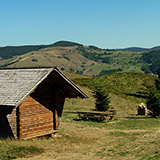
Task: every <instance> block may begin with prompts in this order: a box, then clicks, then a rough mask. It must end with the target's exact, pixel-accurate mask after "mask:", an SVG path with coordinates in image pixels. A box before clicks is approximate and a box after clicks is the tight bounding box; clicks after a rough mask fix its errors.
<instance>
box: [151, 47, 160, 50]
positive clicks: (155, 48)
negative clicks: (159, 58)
mask: <svg viewBox="0 0 160 160" xmlns="http://www.w3.org/2000/svg"><path fill="white" fill-rule="evenodd" d="M151 50H160V46H156V47H153V48H151Z"/></svg>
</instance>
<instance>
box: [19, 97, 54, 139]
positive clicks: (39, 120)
mask: <svg viewBox="0 0 160 160" xmlns="http://www.w3.org/2000/svg"><path fill="white" fill-rule="evenodd" d="M19 122H20V123H19V138H20V139H28V138H32V137H38V136H41V135H46V134H52V133H53V127H54V126H53V112H52V111H51V110H49V109H48V108H46V107H45V106H43V105H42V104H40V103H39V102H37V101H36V100H34V99H33V98H32V97H31V96H28V97H27V98H26V99H25V101H24V102H23V103H22V104H21V105H20V106H19Z"/></svg>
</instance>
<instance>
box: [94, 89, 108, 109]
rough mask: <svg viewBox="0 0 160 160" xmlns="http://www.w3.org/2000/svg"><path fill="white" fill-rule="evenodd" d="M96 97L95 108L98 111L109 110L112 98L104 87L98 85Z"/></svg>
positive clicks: (95, 92)
mask: <svg viewBox="0 0 160 160" xmlns="http://www.w3.org/2000/svg"><path fill="white" fill-rule="evenodd" d="M94 98H95V99H96V102H95V108H96V110H98V111H107V110H108V109H109V107H110V106H109V103H110V98H109V95H108V94H107V93H105V91H104V90H103V88H102V87H100V86H97V87H96V88H95V90H94Z"/></svg>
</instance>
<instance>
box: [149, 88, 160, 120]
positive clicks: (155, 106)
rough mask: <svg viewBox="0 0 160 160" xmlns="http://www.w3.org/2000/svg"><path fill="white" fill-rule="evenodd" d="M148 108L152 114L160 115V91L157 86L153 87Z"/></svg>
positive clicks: (154, 115)
mask: <svg viewBox="0 0 160 160" xmlns="http://www.w3.org/2000/svg"><path fill="white" fill-rule="evenodd" d="M147 106H148V109H149V110H151V111H152V116H153V117H157V116H160V92H159V91H158V90H157V88H152V89H151V91H150V93H149V97H148V100H147Z"/></svg>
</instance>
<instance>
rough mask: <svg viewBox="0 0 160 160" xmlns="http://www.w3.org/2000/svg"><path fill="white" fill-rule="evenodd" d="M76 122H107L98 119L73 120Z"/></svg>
mask: <svg viewBox="0 0 160 160" xmlns="http://www.w3.org/2000/svg"><path fill="white" fill-rule="evenodd" d="M73 120H74V121H86V122H98V123H104V122H105V121H102V120H99V119H96V118H93V119H78V118H75V119H73Z"/></svg>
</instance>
